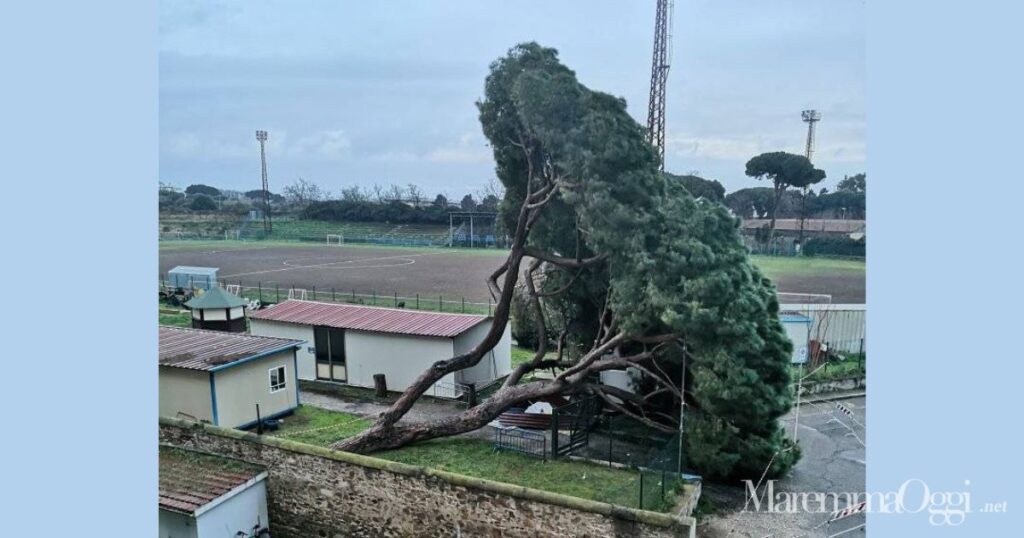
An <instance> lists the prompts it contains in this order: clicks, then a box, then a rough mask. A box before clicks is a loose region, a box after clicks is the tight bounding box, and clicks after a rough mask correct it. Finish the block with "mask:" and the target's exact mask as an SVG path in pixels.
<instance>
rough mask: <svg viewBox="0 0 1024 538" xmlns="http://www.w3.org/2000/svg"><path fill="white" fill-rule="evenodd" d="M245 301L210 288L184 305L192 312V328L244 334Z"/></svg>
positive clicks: (222, 290)
mask: <svg viewBox="0 0 1024 538" xmlns="http://www.w3.org/2000/svg"><path fill="white" fill-rule="evenodd" d="M248 304H249V303H247V302H246V300H245V299H242V298H241V297H239V296H237V295H234V294H232V293H228V292H226V291H224V289H223V288H220V287H216V288H211V289H209V290H207V291H205V292H203V293H202V294H201V295H197V296H196V297H193V298H192V300H191V301H189V302H187V303H185V306H187V307H188V308H189V309H191V310H192V328H193V329H209V330H212V331H225V332H230V333H244V332H245V330H246V323H245V307H246V305H248Z"/></svg>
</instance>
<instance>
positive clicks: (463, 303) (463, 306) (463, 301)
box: [462, 297, 466, 314]
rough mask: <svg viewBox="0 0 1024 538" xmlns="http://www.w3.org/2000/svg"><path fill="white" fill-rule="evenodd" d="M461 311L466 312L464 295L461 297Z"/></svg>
mask: <svg viewBox="0 0 1024 538" xmlns="http://www.w3.org/2000/svg"><path fill="white" fill-rule="evenodd" d="M462 313H463V314H465V313H466V298H465V297H463V298H462Z"/></svg>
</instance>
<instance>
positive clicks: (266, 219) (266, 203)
mask: <svg viewBox="0 0 1024 538" xmlns="http://www.w3.org/2000/svg"><path fill="white" fill-rule="evenodd" d="M256 140H258V141H259V143H260V164H262V167H263V231H264V232H265V233H267V234H268V235H269V234H270V232H271V231H273V222H271V219H270V184H269V182H268V181H267V148H266V143H267V132H266V131H256Z"/></svg>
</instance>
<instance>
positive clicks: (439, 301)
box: [437, 295, 444, 312]
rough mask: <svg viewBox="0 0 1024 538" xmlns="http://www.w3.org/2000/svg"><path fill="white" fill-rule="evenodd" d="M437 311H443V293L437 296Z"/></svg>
mask: <svg viewBox="0 0 1024 538" xmlns="http://www.w3.org/2000/svg"><path fill="white" fill-rule="evenodd" d="M437 311H438V312H444V295H438V296H437Z"/></svg>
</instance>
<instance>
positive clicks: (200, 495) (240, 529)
mask: <svg viewBox="0 0 1024 538" xmlns="http://www.w3.org/2000/svg"><path fill="white" fill-rule="evenodd" d="M159 472H160V478H159V483H160V497H159V502H158V507H159V518H158V521H159V530H160V535H159V536H160V538H228V537H231V538H237V537H243V536H244V537H245V538H258V537H269V536H270V517H269V515H268V513H267V471H266V470H264V469H263V468H262V467H260V466H258V465H254V464H251V463H246V462H244V461H239V460H234V459H230V458H225V457H222V456H214V455H212V454H204V453H201V452H193V451H191V450H184V449H181V448H175V447H170V446H161V447H160V464H159Z"/></svg>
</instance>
